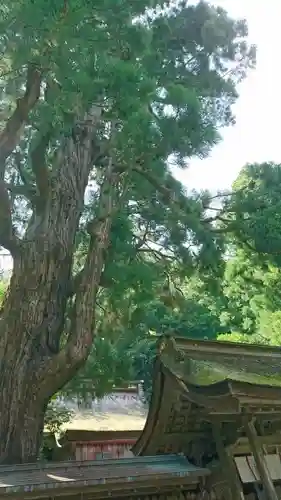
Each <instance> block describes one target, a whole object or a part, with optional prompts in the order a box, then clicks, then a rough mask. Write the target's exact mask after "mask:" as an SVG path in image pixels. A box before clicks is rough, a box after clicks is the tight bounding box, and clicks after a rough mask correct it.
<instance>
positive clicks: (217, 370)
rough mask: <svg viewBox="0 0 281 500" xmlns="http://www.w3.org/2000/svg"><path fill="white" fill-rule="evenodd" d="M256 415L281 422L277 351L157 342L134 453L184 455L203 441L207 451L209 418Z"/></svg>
mask: <svg viewBox="0 0 281 500" xmlns="http://www.w3.org/2000/svg"><path fill="white" fill-rule="evenodd" d="M257 410H258V411H259V413H260V415H263V416H267V417H269V418H271V417H272V415H273V414H275V415H276V416H277V415H278V418H280V419H281V349H279V348H269V347H261V346H256V345H250V344H246V345H245V344H234V343H229V342H218V341H197V340H192V339H183V338H171V337H169V338H167V337H166V338H165V337H161V338H160V340H159V344H158V355H157V359H156V361H155V369H154V380H153V394H152V398H151V404H150V408H149V413H148V417H147V421H146V424H145V427H144V430H143V432H142V434H141V436H140V437H139V439H138V441H137V443H136V444H135V446H134V448H133V452H134V453H135V454H137V455H140V454H141V455H142V454H146V455H150V454H156V453H169V452H170V453H179V452H183V453H185V454H186V453H187V449H189V450H191V447H192V446H193V445H194V444H196V446H197V448H198V443H199V442H202V440H203V441H204V442H205V449H207V448H208V446H207V445H206V437H208V438H210V439H209V441H210V443H209V446H210V447H211V446H212V444H211V441H212V423H213V420H214V418H218V417H219V418H220V419H221V421H223V420H225V419H226V416H227V419H228V420H230V416H231V418H233V419H234V421H235V419H236V420H237V416H238V415H242V414H243V415H244V414H245V413H251V414H252V413H255V411H257ZM201 449H202V446H201ZM190 453H191V451H190ZM192 453H193V452H192Z"/></svg>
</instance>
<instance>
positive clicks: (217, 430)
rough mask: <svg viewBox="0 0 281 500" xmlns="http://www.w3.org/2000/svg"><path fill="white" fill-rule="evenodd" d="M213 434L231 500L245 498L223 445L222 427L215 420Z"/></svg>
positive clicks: (230, 457) (231, 461)
mask: <svg viewBox="0 0 281 500" xmlns="http://www.w3.org/2000/svg"><path fill="white" fill-rule="evenodd" d="M213 434H214V439H215V442H216V448H217V452H218V456H219V459H220V463H221V466H222V469H223V471H224V474H225V478H226V480H227V482H229V486H230V492H231V498H232V500H245V496H244V493H243V489H242V483H241V481H240V478H239V476H238V471H237V469H236V465H235V463H234V460H233V457H232V455H231V453H230V451H229V450H228V449H227V448H226V447H225V446H224V443H223V440H222V428H221V426H220V425H218V424H217V423H216V422H214V423H213Z"/></svg>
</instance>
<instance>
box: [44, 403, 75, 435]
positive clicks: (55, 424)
mask: <svg viewBox="0 0 281 500" xmlns="http://www.w3.org/2000/svg"><path fill="white" fill-rule="evenodd" d="M72 417H73V412H72V411H71V410H69V409H68V408H66V406H64V405H62V404H58V403H57V402H56V401H54V400H52V401H50V403H49V404H48V407H47V410H46V413H45V430H46V431H48V432H50V433H51V434H60V433H61V431H62V427H63V426H64V425H65V424H67V423H68V422H70V421H71V419H72Z"/></svg>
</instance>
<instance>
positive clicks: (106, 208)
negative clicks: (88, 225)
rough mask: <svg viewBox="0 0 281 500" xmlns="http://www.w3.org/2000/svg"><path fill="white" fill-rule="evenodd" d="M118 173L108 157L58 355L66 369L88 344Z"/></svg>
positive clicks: (80, 358) (83, 355) (83, 356)
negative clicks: (94, 220)
mask: <svg viewBox="0 0 281 500" xmlns="http://www.w3.org/2000/svg"><path fill="white" fill-rule="evenodd" d="M119 175H120V174H118V173H116V172H115V171H114V168H113V165H112V160H111V159H110V160H109V165H108V167H107V172H106V174H105V179H104V183H103V185H102V187H101V192H100V201H99V214H98V218H97V223H96V224H95V225H94V226H93V229H94V232H93V233H92V234H91V238H90V243H89V247H88V253H87V257H86V262H85V265H84V268H83V271H82V272H81V274H80V273H78V276H79V279H78V283H77V288H76V297H75V303H74V306H73V313H72V325H71V326H72V333H71V336H70V337H69V339H68V341H67V344H66V346H65V347H64V349H63V350H62V351H61V352H60V353H59V354H58V356H59V357H60V358H63V359H64V362H68V363H70V360H71V366H72V368H70V369H73V366H77V364H78V365H79V363H81V362H83V361H84V360H85V359H86V357H87V355H88V352H89V349H90V347H91V345H92V341H93V335H94V316H95V314H94V313H95V309H94V308H95V300H96V296H97V292H98V289H99V286H100V279H101V275H102V271H103V267H104V262H105V252H106V250H107V248H108V245H109V238H110V228H111V223H112V216H113V214H114V210H115V203H116V200H115V198H116V197H115V194H116V187H117V184H118V180H119ZM60 363H61V361H60Z"/></svg>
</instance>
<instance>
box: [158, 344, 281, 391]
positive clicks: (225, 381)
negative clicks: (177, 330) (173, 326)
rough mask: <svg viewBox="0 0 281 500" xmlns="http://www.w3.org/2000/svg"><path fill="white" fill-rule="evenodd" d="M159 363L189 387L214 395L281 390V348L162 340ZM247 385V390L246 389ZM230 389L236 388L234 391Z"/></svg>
mask: <svg viewBox="0 0 281 500" xmlns="http://www.w3.org/2000/svg"><path fill="white" fill-rule="evenodd" d="M159 359H160V361H161V363H162V364H163V366H165V367H166V368H168V369H169V371H170V372H171V373H173V374H174V375H175V376H176V377H178V378H179V379H181V380H183V381H184V382H185V383H186V384H191V385H193V386H197V389H198V391H200V387H201V391H203V392H204V387H205V388H207V387H209V390H210V389H211V386H213V389H212V390H213V391H214V392H218V393H219V392H220V391H222V392H225V391H226V389H227V387H228V389H229V391H230V392H232V393H233V391H234V392H235V390H239V387H238V385H239V384H240V388H242V385H241V384H244V388H245V390H247V391H249V390H251V388H250V385H251V386H256V387H257V386H259V387H264V388H265V387H272V388H273V387H274V388H278V387H280V388H281V348H279V347H268V346H259V345H254V344H240V343H234V342H225V341H224V342H221V341H208V340H194V339H185V338H181V337H175V338H172V337H161V338H160V339H159ZM245 384H247V386H246V385H245ZM230 385H232V387H231V388H230Z"/></svg>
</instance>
